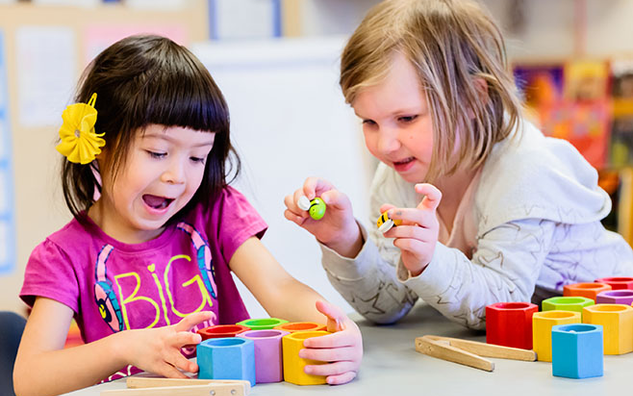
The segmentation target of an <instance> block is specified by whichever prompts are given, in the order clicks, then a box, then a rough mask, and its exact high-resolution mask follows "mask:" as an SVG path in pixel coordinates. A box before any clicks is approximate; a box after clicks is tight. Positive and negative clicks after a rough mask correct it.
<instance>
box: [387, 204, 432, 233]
mask: <svg viewBox="0 0 633 396" xmlns="http://www.w3.org/2000/svg"><path fill="white" fill-rule="evenodd" d="M420 205H422V204H420ZM389 218H390V219H391V220H394V221H395V220H401V221H402V224H401V225H400V226H398V227H392V228H391V229H389V233H385V236H386V237H388V238H395V235H396V233H395V232H396V231H398V232H399V234H398V235H401V236H404V235H407V234H403V233H404V232H409V233H411V232H415V228H416V227H414V228H411V227H406V226H407V225H409V226H410V225H418V226H420V227H423V228H430V227H435V226H436V224H437V215H436V213H435V210H427V209H420V207H419V206H418V207H417V208H396V209H391V210H390V211H389ZM418 228H419V227H418ZM409 235H410V234H409Z"/></svg>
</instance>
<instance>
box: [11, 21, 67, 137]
mask: <svg viewBox="0 0 633 396" xmlns="http://www.w3.org/2000/svg"><path fill="white" fill-rule="evenodd" d="M16 48H17V51H16V52H17V59H16V63H17V74H18V122H19V123H20V124H21V125H22V126H24V127H43V126H55V125H61V114H62V111H63V110H64V109H65V108H66V106H67V105H68V104H69V102H70V100H71V99H72V94H73V92H74V88H75V78H76V68H75V65H76V55H75V35H74V33H73V31H72V29H71V28H68V27H61V26H22V27H19V28H18V29H17V31H16Z"/></svg>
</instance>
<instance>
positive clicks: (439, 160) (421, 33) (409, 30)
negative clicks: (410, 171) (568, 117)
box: [340, 0, 521, 181]
mask: <svg viewBox="0 0 633 396" xmlns="http://www.w3.org/2000/svg"><path fill="white" fill-rule="evenodd" d="M395 53H401V54H402V55H404V56H405V57H406V59H407V60H408V61H409V62H411V64H412V65H413V66H414V68H415V69H416V70H417V73H418V76H419V80H420V81H419V82H420V84H421V86H420V89H421V90H422V92H424V95H425V97H426V100H427V102H428V104H429V106H430V108H431V113H432V117H433V124H434V131H433V137H434V150H433V158H432V159H431V165H430V169H429V172H428V174H427V179H428V181H433V180H434V179H436V178H437V177H439V176H441V175H446V174H452V173H454V172H455V171H456V170H458V169H459V168H462V167H478V166H479V165H481V164H483V163H484V161H485V160H486V158H487V157H488V155H489V154H490V152H491V150H492V147H493V146H494V143H496V142H498V141H501V140H503V139H505V138H506V137H507V136H509V135H510V133H511V132H512V131H513V129H514V128H515V127H518V126H519V124H520V121H521V102H520V100H519V97H518V95H517V92H516V86H515V84H514V79H513V77H512V73H511V72H510V71H509V70H508V64H507V58H506V52H505V45H504V42H503V37H502V35H501V32H500V30H499V28H498V27H497V25H496V24H495V23H494V21H493V20H492V18H491V17H490V16H489V15H488V14H486V13H485V12H484V11H483V10H482V9H481V8H479V6H477V5H476V4H475V3H473V2H470V1H465V0H386V1H383V2H382V3H380V4H378V5H376V6H375V7H373V8H372V9H371V10H370V11H369V13H368V14H367V16H366V17H365V19H364V20H363V21H362V22H361V24H360V25H359V26H358V28H357V29H356V31H355V32H354V34H353V35H352V37H351V38H350V39H349V41H348V43H347V45H346V47H345V49H344V51H343V54H342V56H341V77H340V85H341V88H342V90H343V94H344V95H345V100H346V101H347V103H349V104H353V102H354V99H355V98H356V96H357V95H358V93H359V92H360V91H361V90H362V89H363V88H366V87H370V86H375V85H376V84H379V83H380V82H381V81H382V80H383V79H384V78H385V76H386V75H387V74H388V72H389V68H390V66H391V62H392V59H393V55H394V54H395ZM484 85H485V88H484ZM458 142H459V144H458ZM456 144H458V147H456Z"/></svg>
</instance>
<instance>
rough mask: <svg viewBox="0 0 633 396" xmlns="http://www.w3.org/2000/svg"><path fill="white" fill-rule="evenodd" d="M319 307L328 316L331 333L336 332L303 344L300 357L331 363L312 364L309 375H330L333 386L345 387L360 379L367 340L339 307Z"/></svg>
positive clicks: (324, 305) (310, 339)
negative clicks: (365, 341) (343, 385)
mask: <svg viewBox="0 0 633 396" xmlns="http://www.w3.org/2000/svg"><path fill="white" fill-rule="evenodd" d="M316 308H317V309H318V310H319V312H321V313H322V314H324V315H325V316H327V318H328V320H327V328H328V331H330V332H334V334H329V335H325V336H321V337H314V338H308V339H306V340H305V341H303V346H304V347H305V348H304V349H301V350H300V351H299V357H301V358H304V359H312V360H317V361H321V362H328V364H321V365H308V366H306V367H305V372H306V373H307V374H312V375H323V376H326V377H327V378H326V381H327V383H328V384H330V385H337V384H344V383H346V382H350V381H351V380H353V379H354V378H355V377H356V373H357V372H358V369H359V367H360V362H361V359H362V358H363V337H362V335H361V333H360V329H359V328H358V326H357V325H356V323H354V321H352V320H351V319H350V318H348V317H347V315H345V314H344V313H343V312H342V311H341V310H340V309H339V308H338V307H336V306H334V305H332V304H330V303H326V302H323V301H317V303H316Z"/></svg>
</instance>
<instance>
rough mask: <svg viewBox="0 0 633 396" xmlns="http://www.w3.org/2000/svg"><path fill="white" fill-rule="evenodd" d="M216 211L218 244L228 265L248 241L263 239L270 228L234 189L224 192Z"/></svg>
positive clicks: (230, 188) (227, 189) (214, 214)
mask: <svg viewBox="0 0 633 396" xmlns="http://www.w3.org/2000/svg"><path fill="white" fill-rule="evenodd" d="M215 209H216V210H214V213H213V218H214V222H217V224H218V229H217V232H218V234H217V235H218V242H219V245H220V250H221V252H222V256H223V258H224V260H225V262H226V263H229V262H230V261H231V258H232V257H233V254H234V253H235V251H236V250H237V248H239V247H240V246H241V245H242V244H243V243H244V242H245V241H246V240H247V239H249V238H250V237H253V236H255V237H257V238H262V237H263V236H264V233H265V232H266V229H267V228H268V225H267V224H266V222H265V221H264V219H263V218H262V217H261V216H260V215H259V213H257V211H256V210H255V208H253V206H252V205H251V204H250V203H249V202H248V200H247V199H246V197H245V196H244V195H242V193H240V192H239V191H237V190H236V189H234V188H232V187H228V188H226V189H225V190H224V191H223V192H222V198H221V199H219V200H218V202H217V206H216V208H215Z"/></svg>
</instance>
